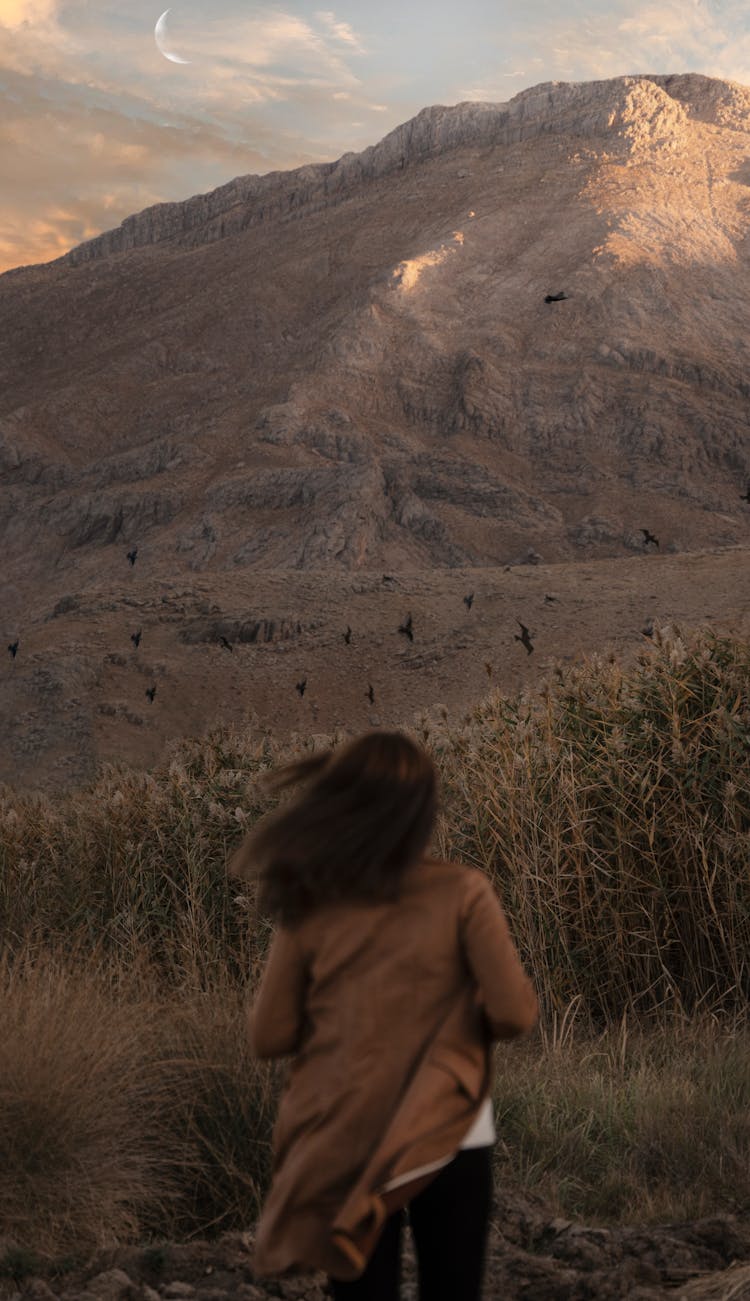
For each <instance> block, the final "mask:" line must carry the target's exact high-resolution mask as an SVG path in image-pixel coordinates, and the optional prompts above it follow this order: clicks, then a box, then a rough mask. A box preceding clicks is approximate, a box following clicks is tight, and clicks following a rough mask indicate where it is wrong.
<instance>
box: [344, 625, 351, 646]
mask: <svg viewBox="0 0 750 1301" xmlns="http://www.w3.org/2000/svg"><path fill="white" fill-rule="evenodd" d="M351 639H352V630H351V628H350V627H349V625H348V624H347V625H346V632H345V633H344V641H345V642H346V644H347V646H348V645H349V643H350V642H351Z"/></svg>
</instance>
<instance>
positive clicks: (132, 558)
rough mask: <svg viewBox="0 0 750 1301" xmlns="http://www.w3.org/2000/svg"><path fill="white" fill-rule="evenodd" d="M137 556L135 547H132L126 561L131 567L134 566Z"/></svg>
mask: <svg viewBox="0 0 750 1301" xmlns="http://www.w3.org/2000/svg"><path fill="white" fill-rule="evenodd" d="M137 555H138V548H137V547H133V550H132V551H129V552H128V560H129V561H130V563H131V565H134V564H135V558H136V556H137Z"/></svg>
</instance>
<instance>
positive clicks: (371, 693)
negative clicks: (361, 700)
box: [367, 682, 375, 705]
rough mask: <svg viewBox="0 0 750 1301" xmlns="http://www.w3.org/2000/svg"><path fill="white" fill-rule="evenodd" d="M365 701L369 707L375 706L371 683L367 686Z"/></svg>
mask: <svg viewBox="0 0 750 1301" xmlns="http://www.w3.org/2000/svg"><path fill="white" fill-rule="evenodd" d="M367 699H368V700H369V702H370V704H371V705H374V704H375V691H374V688H373V685H372V683H371V682H368V684H367Z"/></svg>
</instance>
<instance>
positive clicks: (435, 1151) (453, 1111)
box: [249, 860, 538, 1279]
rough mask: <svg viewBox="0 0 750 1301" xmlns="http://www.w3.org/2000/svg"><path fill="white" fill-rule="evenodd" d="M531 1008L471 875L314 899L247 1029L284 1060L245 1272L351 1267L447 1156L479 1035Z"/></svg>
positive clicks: (502, 1034)
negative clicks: (378, 898)
mask: <svg viewBox="0 0 750 1301" xmlns="http://www.w3.org/2000/svg"><path fill="white" fill-rule="evenodd" d="M537 1011H538V1009H537V1000H536V995H535V994H534V991H533V989H532V986H531V983H530V981H529V979H528V977H527V976H526V975H525V973H524V971H523V969H522V967H521V964H520V961H519V958H518V954H517V952H516V949H515V947H514V945H513V941H512V940H511V937H510V933H509V930H508V924H507V922H506V919H505V915H504V913H503V910H502V908H501V906H500V904H499V902H498V899H497V896H496V895H495V892H494V890H493V888H492V885H491V883H490V881H489V879H488V878H487V877H486V876H485V875H484V873H483V872H480V871H477V870H476V869H474V868H468V867H463V866H461V865H459V864H456V863H440V862H435V861H433V860H427V861H425V862H422V863H420V864H419V865H418V866H416V867H413V868H411V869H410V871H409V872H408V873H407V875H406V877H405V878H404V887H403V890H402V893H401V897H400V898H399V900H398V901H397V902H395V903H379V904H360V905H354V904H349V903H348V904H338V905H335V906H333V905H327V906H326V907H324V908H320V909H318V910H317V911H315V912H314V913H312V914H311V915H310V916H309V917H308V918H307V919H306V920H305V921H303V922H302V923H301V925H300V926H298V927H296V928H295V929H293V930H292V929H286V928H280V929H279V930H278V931H277V933H276V936H275V938H274V940H273V943H272V946H271V951H270V954H269V957H268V961H267V964H266V967H265V970H264V973H263V977H262V979H261V983H260V988H259V990H258V994H257V997H256V999H255V1003H254V1005H253V1007H252V1009H251V1011H250V1017H249V1032H250V1040H251V1044H252V1047H253V1050H254V1052H255V1053H256V1055H257V1056H258V1057H279V1056H284V1055H287V1054H293V1056H294V1060H293V1062H292V1064H291V1067H290V1071H289V1076H288V1080H287V1083H286V1087H285V1089H284V1092H283V1094H282V1098H281V1102H280V1105H279V1112H278V1118H277V1122H276V1128H275V1131H274V1157H275V1165H274V1176H273V1182H272V1186H271V1190H270V1193H269V1195H268V1198H267V1200H266V1203H265V1206H264V1209H263V1213H262V1215H261V1218H260V1221H259V1224H258V1229H257V1235H256V1256H255V1268H256V1270H257V1272H258V1273H259V1274H261V1275H266V1274H278V1273H282V1272H283V1271H285V1270H287V1269H298V1270H300V1269H301V1270H313V1269H322V1270H325V1271H326V1272H327V1273H329V1274H331V1275H332V1276H333V1277H334V1278H340V1279H346V1278H356V1277H358V1275H359V1274H360V1273H361V1272H362V1271H363V1269H364V1268H365V1266H366V1264H367V1260H368V1259H369V1256H370V1255H371V1253H372V1251H373V1249H374V1247H375V1244H376V1242H377V1239H378V1236H379V1233H380V1229H381V1227H382V1224H383V1222H384V1220H385V1219H386V1217H387V1215H389V1214H391V1213H392V1211H393V1210H395V1209H396V1208H397V1207H398V1206H403V1205H405V1204H406V1203H407V1202H408V1201H410V1200H411V1198H412V1197H413V1196H414V1194H415V1193H416V1192H417V1191H419V1189H420V1188H422V1187H424V1186H425V1185H426V1184H427V1183H429V1181H430V1179H431V1178H432V1177H433V1176H431V1175H427V1176H422V1177H421V1178H420V1179H418V1180H416V1181H415V1180H412V1181H411V1182H408V1183H404V1184H402V1185H400V1186H399V1187H398V1188H396V1189H393V1190H391V1191H390V1192H386V1193H383V1192H382V1189H383V1185H384V1184H386V1183H388V1182H389V1181H390V1180H392V1179H393V1178H394V1177H395V1176H397V1175H400V1174H405V1173H407V1172H408V1171H410V1170H414V1169H416V1168H417V1167H419V1166H422V1165H426V1164H428V1163H429V1162H432V1161H437V1160H439V1159H440V1158H441V1157H449V1156H452V1155H453V1154H454V1153H455V1152H456V1151H457V1149H458V1148H459V1147H460V1144H461V1140H462V1139H463V1137H464V1136H465V1134H466V1133H467V1131H468V1130H469V1128H470V1126H471V1124H472V1122H473V1120H474V1118H475V1116H476V1114H477V1112H478V1110H479V1108H480V1106H481V1104H482V1102H483V1101H484V1099H485V1098H486V1096H487V1094H488V1093H489V1091H490V1089H491V1085H492V1055H491V1050H490V1046H491V1042H492V1040H493V1039H509V1038H512V1037H513V1036H515V1035H518V1034H521V1033H523V1032H524V1031H526V1030H529V1029H530V1028H531V1027H532V1026H533V1025H534V1024H535V1022H536V1019H537Z"/></svg>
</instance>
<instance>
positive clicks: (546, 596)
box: [544, 592, 557, 605]
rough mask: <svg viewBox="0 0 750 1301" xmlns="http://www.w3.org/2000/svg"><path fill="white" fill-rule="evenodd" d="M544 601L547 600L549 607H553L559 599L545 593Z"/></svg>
mask: <svg viewBox="0 0 750 1301" xmlns="http://www.w3.org/2000/svg"><path fill="white" fill-rule="evenodd" d="M544 599H545V601H546V602H547V605H551V604H552V602H553V601H556V600H557V597H556V596H548V595H547V593H546V592H545V594H544Z"/></svg>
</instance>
